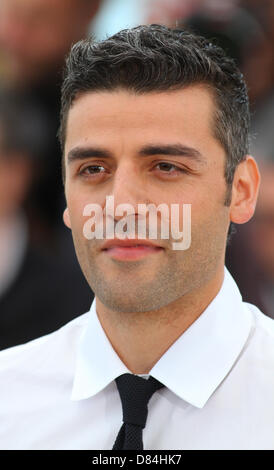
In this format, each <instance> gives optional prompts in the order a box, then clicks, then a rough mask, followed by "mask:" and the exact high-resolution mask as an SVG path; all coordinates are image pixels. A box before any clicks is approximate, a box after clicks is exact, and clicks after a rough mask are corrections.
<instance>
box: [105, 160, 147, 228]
mask: <svg viewBox="0 0 274 470" xmlns="http://www.w3.org/2000/svg"><path fill="white" fill-rule="evenodd" d="M110 195H111V196H113V202H114V210H115V212H118V213H119V214H120V212H119V210H118V211H117V210H116V209H117V207H118V206H120V207H121V205H122V204H123V205H125V204H127V205H130V206H131V207H132V211H133V212H134V213H135V215H137V214H138V204H148V203H149V200H148V188H147V184H146V178H145V175H144V174H143V173H142V172H141V170H140V168H139V167H138V165H136V163H134V162H132V161H123V162H121V163H120V164H119V166H118V168H117V169H116V172H115V176H114V178H113V185H112V192H111V194H110ZM121 217H123V215H116V216H115V219H116V220H118V219H119V218H121Z"/></svg>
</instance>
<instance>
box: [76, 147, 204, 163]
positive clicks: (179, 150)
mask: <svg viewBox="0 0 274 470" xmlns="http://www.w3.org/2000/svg"><path fill="white" fill-rule="evenodd" d="M138 155H139V156H140V157H150V156H153V155H170V156H175V157H189V158H192V159H193V160H196V161H198V162H199V163H205V158H204V157H203V156H202V154H201V153H200V152H199V151H198V150H197V149H195V148H193V147H189V146H186V145H182V144H148V145H145V146H144V147H141V149H140V150H139V151H138ZM111 157H113V153H112V152H110V151H109V150H107V149H105V148H101V147H75V148H73V149H71V150H70V151H69V152H68V163H72V162H73V161H76V160H85V159H88V158H111Z"/></svg>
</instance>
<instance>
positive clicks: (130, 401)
mask: <svg viewBox="0 0 274 470" xmlns="http://www.w3.org/2000/svg"><path fill="white" fill-rule="evenodd" d="M115 382H116V385H117V388H118V391H119V394H120V398H121V402H122V408H123V424H122V427H121V429H120V431H119V433H118V436H117V438H116V441H115V443H114V446H113V450H126V449H127V450H129V449H131V450H142V449H143V429H144V427H145V425H146V420H147V413H148V409H147V405H148V402H149V400H150V398H151V397H152V395H153V393H154V392H156V390H158V389H159V388H161V387H163V384H161V383H160V382H158V380H156V379H154V378H153V377H149V379H143V378H142V377H138V376H137V375H133V374H124V375H120V377H118V378H117V379H116V380H115Z"/></svg>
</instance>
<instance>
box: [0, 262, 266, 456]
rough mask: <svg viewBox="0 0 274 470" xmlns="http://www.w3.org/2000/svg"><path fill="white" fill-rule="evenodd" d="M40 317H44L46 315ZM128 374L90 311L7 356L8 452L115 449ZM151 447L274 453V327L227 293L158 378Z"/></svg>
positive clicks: (2, 405) (0, 359)
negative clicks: (120, 386) (121, 380)
mask: <svg viewBox="0 0 274 470" xmlns="http://www.w3.org/2000/svg"><path fill="white" fill-rule="evenodd" d="M37 315H39V312H37ZM126 372H129V371H128V369H127V367H126V366H125V365H124V364H123V362H122V361H121V360H120V359H119V357H118V356H117V354H116V353H115V351H114V350H113V348H112V346H111V344H110V342H109V340H108V339H107V337H106V335H105V333H104V331H103V329H102V327H101V324H100V322H99V320H98V317H97V314H96V305H95V302H93V304H92V306H91V310H90V312H89V313H85V314H84V315H81V316H80V317H78V318H76V319H74V320H72V321H71V322H70V323H68V324H67V325H65V326H64V327H62V328H61V329H59V330H58V331H56V332H54V333H51V334H49V335H47V336H44V337H42V338H39V339H37V340H34V341H31V342H29V343H27V344H25V345H21V346H16V347H13V348H10V349H7V350H4V351H2V352H0V383H1V387H0V448H1V449H87V450H88V449H100V450H105V449H111V448H112V446H113V443H114V441H115V438H116V436H117V433H118V431H119V429H120V427H121V424H122V408H121V402H120V397H119V395H118V391H117V388H116V384H115V382H114V380H115V378H116V377H117V376H119V375H121V374H123V373H126ZM150 375H152V376H153V377H155V378H156V379H158V380H159V381H160V382H162V383H163V384H164V385H165V386H166V387H164V388H162V389H160V390H159V391H157V392H156V393H155V394H154V395H153V396H152V398H151V400H150V402H149V406H148V419H147V424H146V427H145V429H144V432H143V440H144V448H145V449H148V450H153V449H156V450H159V449H160V450H163V449H181V450H184V449H214V450H216V449H274V321H273V320H272V319H270V318H268V317H266V316H265V315H263V314H262V313H261V312H260V311H259V310H258V308H257V307H255V306H252V305H250V304H247V303H243V302H242V299H241V295H240V293H239V290H238V288H237V285H236V284H235V281H234V280H233V278H232V277H231V275H230V274H229V272H228V271H227V270H226V269H225V277H224V282H223V285H222V288H221V289H220V291H219V293H218V294H217V296H216V297H215V298H214V300H213V301H212V302H211V303H210V305H209V306H208V307H207V309H206V310H205V311H204V312H203V313H202V315H201V316H200V317H199V318H198V319H197V320H196V321H195V322H194V323H193V324H192V325H191V326H190V327H189V328H188V329H187V331H186V332H185V333H184V334H183V335H181V337H180V338H179V339H178V340H177V341H176V342H175V343H174V344H173V345H172V346H171V347H170V348H169V349H168V351H166V353H165V354H164V355H163V356H162V357H161V358H160V360H159V361H158V362H157V363H156V365H155V366H154V367H153V368H152V370H151V371H150Z"/></svg>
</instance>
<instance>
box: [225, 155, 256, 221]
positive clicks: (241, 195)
mask: <svg viewBox="0 0 274 470" xmlns="http://www.w3.org/2000/svg"><path fill="white" fill-rule="evenodd" d="M259 185H260V173H259V169H258V166H257V163H256V161H255V159H254V158H253V157H251V156H250V155H247V157H246V159H245V160H244V161H242V162H241V163H240V164H239V165H238V166H237V168H236V170H235V175H234V180H233V188H232V201H231V206H230V221H231V222H234V223H236V224H244V223H246V222H248V221H249V220H250V219H251V218H252V216H253V214H254V212H255V208H256V202H257V197H258V191H259Z"/></svg>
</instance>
